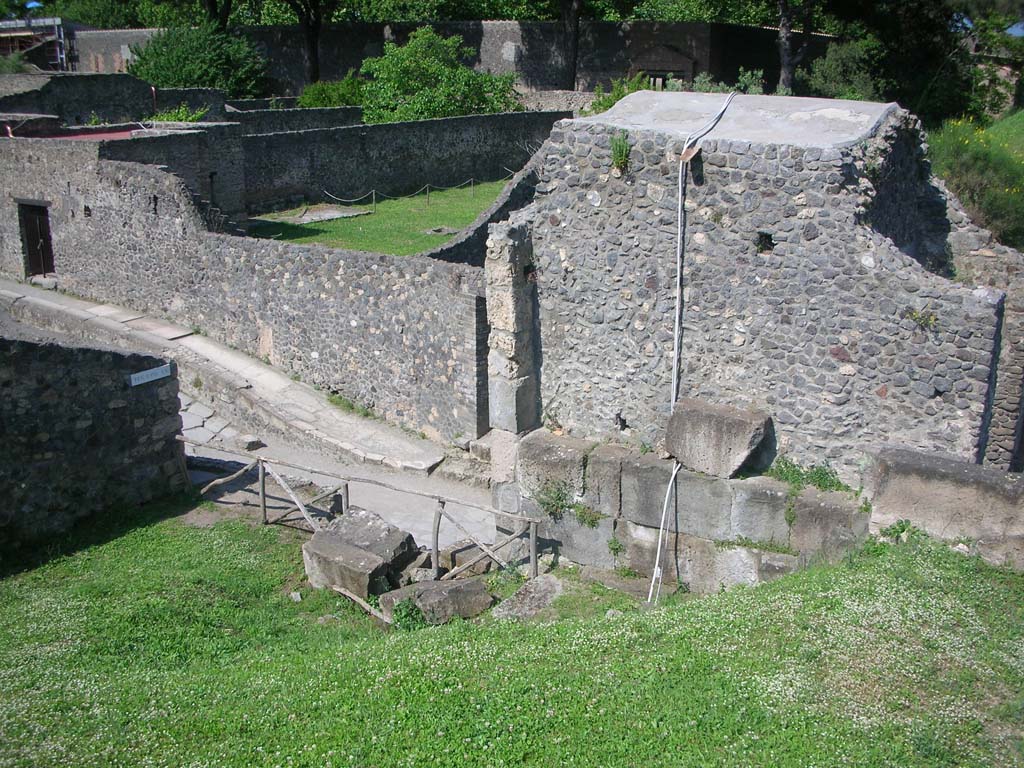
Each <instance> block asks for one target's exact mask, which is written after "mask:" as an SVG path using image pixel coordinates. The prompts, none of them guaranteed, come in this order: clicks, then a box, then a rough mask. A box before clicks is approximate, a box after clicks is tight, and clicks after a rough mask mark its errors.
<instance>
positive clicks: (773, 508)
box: [728, 477, 789, 544]
mask: <svg viewBox="0 0 1024 768" xmlns="http://www.w3.org/2000/svg"><path fill="white" fill-rule="evenodd" d="M729 488H730V489H731V490H732V512H731V515H730V527H731V533H730V535H729V537H728V538H730V539H739V538H744V539H750V540H751V541H761V542H769V541H770V542H775V543H777V544H788V543H789V523H788V522H787V520H786V508H787V507H788V505H789V486H788V485H786V484H785V483H780V482H779V481H778V480H773V479H772V478H770V477H751V478H748V479H745V480H730V481H729Z"/></svg>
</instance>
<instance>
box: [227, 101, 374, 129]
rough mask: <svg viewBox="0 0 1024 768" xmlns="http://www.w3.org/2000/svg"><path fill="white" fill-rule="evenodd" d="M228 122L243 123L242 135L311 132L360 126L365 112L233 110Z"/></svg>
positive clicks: (346, 109) (341, 109)
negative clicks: (321, 129)
mask: <svg viewBox="0 0 1024 768" xmlns="http://www.w3.org/2000/svg"><path fill="white" fill-rule="evenodd" d="M224 119H225V120H227V121H229V122H232V123H239V124H240V125H241V126H242V128H241V130H242V133H243V134H244V135H246V136H251V135H254V134H260V133H281V132H284V131H310V130H315V129H318V128H340V127H342V126H346V125H359V124H360V123H362V122H363V108H362V107H330V108H326V109H283V108H267V109H249V110H229V111H228V112H227V113H226V114H225V116H224Z"/></svg>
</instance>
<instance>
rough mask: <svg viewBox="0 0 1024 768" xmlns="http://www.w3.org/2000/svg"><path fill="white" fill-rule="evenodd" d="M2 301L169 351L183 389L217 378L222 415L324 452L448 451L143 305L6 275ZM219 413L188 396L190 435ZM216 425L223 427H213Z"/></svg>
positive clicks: (427, 465) (89, 334)
mask: <svg viewBox="0 0 1024 768" xmlns="http://www.w3.org/2000/svg"><path fill="white" fill-rule="evenodd" d="M0 305H2V306H3V307H4V308H6V309H7V310H8V311H9V312H10V314H11V316H12V317H13V318H14V319H15V320H18V321H21V322H24V323H26V324H28V325H32V326H35V327H41V328H46V329H49V330H54V331H59V332H61V333H64V334H66V335H68V336H69V337H71V338H74V339H77V340H83V341H85V342H87V343H88V342H89V341H92V342H100V343H103V344H107V345H114V346H117V347H123V348H129V349H135V350H139V351H145V352H150V353H154V354H158V355H161V356H164V357H168V358H171V359H173V360H175V361H176V362H177V363H178V367H179V372H180V373H179V382H180V385H181V386H182V388H183V389H188V388H189V386H190V382H191V381H192V377H193V375H195V376H197V377H200V378H201V379H202V380H203V381H205V382H206V385H205V386H206V389H205V390H204V392H205V391H208V390H210V389H212V388H213V387H214V386H215V385H216V387H217V395H216V396H217V397H218V398H219V400H220V401H222V405H223V408H222V407H221V406H218V408H217V411H218V412H221V411H223V414H222V415H225V416H229V417H230V418H232V419H233V420H236V421H240V420H242V419H244V420H245V421H249V422H256V423H259V424H262V425H265V426H266V429H267V430H268V431H274V432H276V433H279V434H281V435H282V436H284V437H286V438H287V439H289V440H290V441H293V442H295V443H298V444H301V445H305V446H308V447H311V448H314V449H316V450H317V451H319V452H321V453H324V454H327V455H331V456H335V457H339V458H346V459H355V460H356V461H359V462H363V463H367V464H379V465H384V466H387V467H391V468H394V469H403V470H411V471H413V472H419V473H423V474H426V473H427V472H429V471H430V470H431V469H433V468H434V467H436V466H437V465H438V464H439V463H441V461H442V460H443V459H444V452H443V450H442V449H441V447H440V446H438V445H436V444H434V443H431V442H430V441H428V440H423V439H420V438H418V437H415V436H413V435H410V434H407V433H405V432H403V431H402V430H401V429H398V428H397V427H393V426H390V425H388V424H384V423H382V422H379V421H374V420H371V419H364V418H361V417H359V416H356V415H355V414H351V413H346V412H344V411H341V410H339V409H338V408H336V407H334V406H333V405H331V404H330V403H329V402H328V400H327V396H326V395H325V394H324V393H323V392H319V391H317V390H315V389H313V388H312V387H310V386H308V385H306V384H303V383H301V382H297V381H292V380H291V379H290V378H289V377H288V376H286V375H285V374H284V373H282V372H281V371H278V370H276V369H274V368H272V367H270V366H268V365H265V364H263V363H261V362H259V361H258V360H255V359H253V358H251V357H249V356H248V355H246V354H243V353H242V352H239V351H237V350H233V349H230V348H228V347H226V346H224V345H223V344H219V343H217V342H215V341H213V340H211V339H209V338H207V337H205V336H200V335H197V334H195V333H193V332H192V331H191V330H189V329H188V328H183V327H181V326H178V325H174V324H172V323H168V322H167V321H165V320H162V319H160V318H157V317H152V316H150V315H146V314H145V313H143V312H136V311H133V310H129V309H126V308H124V307H119V306H115V305H113V304H97V303H95V302H91V301H85V300H82V299H77V298H74V297H71V296H68V295H65V294H61V293H56V292H54V291H47V290H42V289H39V288H35V287H32V286H29V285H25V284H23V283H16V282H13V281H9V280H0ZM193 394H194V393H193ZM212 396H213V393H212V392H211V397H212ZM208 410H209V409H208ZM214 417H215V415H214V414H213V413H212V412H211V413H210V414H205V412H204V411H203V407H202V406H200V407H199V408H196V409H195V410H193V408H192V407H191V403H189V404H188V405H187V406H186V410H185V415H184V416H183V418H185V419H187V420H188V423H187V424H186V425H185V435H186V437H188V438H190V439H196V442H202V443H206V442H208V441H209V439H210V438H212V436H213V434H216V433H217V432H220V431H221V430H223V429H224V428H226V427H227V426H228V425H227V424H226V423H225V424H223V425H221V424H220V421H219V420H216V421H213V422H212V423H211V422H210V421H208V420H210V419H213V418H214ZM250 417H251V418H250ZM215 426H216V427H218V429H216V430H215V429H213V427H215ZM260 432H261V433H262V432H263V430H260ZM207 433H210V434H209V435H208V434H207ZM222 436H223V435H222ZM260 437H261V438H263V434H260Z"/></svg>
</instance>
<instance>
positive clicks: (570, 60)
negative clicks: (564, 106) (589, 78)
mask: <svg viewBox="0 0 1024 768" xmlns="http://www.w3.org/2000/svg"><path fill="white" fill-rule="evenodd" d="M582 4H583V0H561V11H562V14H561V16H562V39H563V45H564V46H565V48H564V50H565V58H566V64H567V65H568V66H567V69H566V73H565V88H566V90H569V91H575V90H576V70H577V59H578V58H579V51H580V7H581V5H582Z"/></svg>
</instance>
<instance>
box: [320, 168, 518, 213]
mask: <svg viewBox="0 0 1024 768" xmlns="http://www.w3.org/2000/svg"><path fill="white" fill-rule="evenodd" d="M502 167H503V168H504V169H505V170H506V171H508V176H503V177H502V178H500V179H497V181H508V180H509V179H511V178H513V177H514V176H515V175H516V171H513V170H512V169H510V168H507V167H505V166H502ZM476 183H477V179H475V178H468V179H466V180H465V181H464V182H462V183H461V184H456V185H454V186H451V187H439V186H437V185H436V184H424V185H423V186H422V187H420V188H419V189H417V190H416V191H415V192H412V193H410V194H408V195H388V194H386V193H384V192H381V191H379V190H376V189H371V190H370V191H369V192H367V193H366V194H365V195H360V196H359V197H351V198H348V197H338V196H337V195H333V194H331V193H330V192H328V191H327V190H326V189H325V190H323V193H324V194H325V195H326V196H327V197H329V198H331V200H335V201H337V202H339V203H344V204H352V203H358V202H359V201H360V200H365V199H366V198H368V197H372V198H373V202H374V205H376V202H377V200H376V198H378V197H379V198H383V199H384V200H408V199H409V198H412V197H416V196H417V195H419V194H422V193H423V192H424V191H426V193H427V200H428V201H429V199H430V191H431V190H434V191H435V192H448V191H449V190H452V189H462V188H463V187H465V186H466V185H467V184H472V185H474V186H475V185H476Z"/></svg>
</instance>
